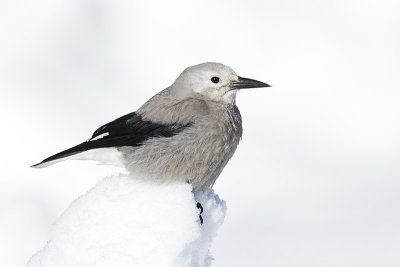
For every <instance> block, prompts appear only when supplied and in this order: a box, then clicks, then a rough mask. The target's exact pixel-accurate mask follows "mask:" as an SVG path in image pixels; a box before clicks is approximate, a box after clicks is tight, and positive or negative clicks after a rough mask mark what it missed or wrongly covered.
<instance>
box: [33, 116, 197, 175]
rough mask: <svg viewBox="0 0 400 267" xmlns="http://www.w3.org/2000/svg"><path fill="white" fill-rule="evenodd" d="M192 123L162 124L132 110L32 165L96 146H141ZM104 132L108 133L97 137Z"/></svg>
mask: <svg viewBox="0 0 400 267" xmlns="http://www.w3.org/2000/svg"><path fill="white" fill-rule="evenodd" d="M190 125H191V124H190V123H189V124H180V123H173V124H161V123H154V122H151V121H144V120H142V117H141V116H140V115H137V114H136V113H135V112H132V113H129V114H127V115H125V116H122V117H120V118H118V119H116V120H114V121H112V122H110V123H107V124H105V125H103V126H101V127H100V128H98V129H97V130H96V131H95V132H94V133H93V135H92V137H91V138H90V139H89V140H87V141H86V142H83V143H81V144H79V145H77V146H74V147H71V148H69V149H67V150H64V151H62V152H60V153H57V154H55V155H53V156H51V157H48V158H46V159H44V160H43V161H42V162H40V163H38V164H36V165H33V166H32V167H35V166H38V165H41V164H43V163H46V162H49V161H53V160H57V159H62V158H65V157H68V156H72V155H74V154H77V153H81V152H84V151H87V150H90V149H95V148H106V147H121V146H140V145H141V144H142V143H143V142H144V141H146V140H147V139H149V138H151V137H171V136H173V135H175V134H177V133H179V132H181V131H182V130H183V129H184V128H186V127H188V126H190ZM102 134H107V135H105V136H103V137H101V138H99V139H96V137H99V136H100V135H102Z"/></svg>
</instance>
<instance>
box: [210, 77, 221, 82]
mask: <svg viewBox="0 0 400 267" xmlns="http://www.w3.org/2000/svg"><path fill="white" fill-rule="evenodd" d="M211 81H212V82H213V83H219V77H217V76H214V77H212V78H211Z"/></svg>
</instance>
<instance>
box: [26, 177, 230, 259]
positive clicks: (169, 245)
mask: <svg viewBox="0 0 400 267" xmlns="http://www.w3.org/2000/svg"><path fill="white" fill-rule="evenodd" d="M197 201H198V202H200V203H201V204H202V206H203V208H204V211H203V213H202V217H203V220H204V223H203V225H200V220H199V209H197V208H196V202H197ZM225 213H226V206H225V201H223V200H220V198H219V197H218V195H216V194H214V192H213V190H212V189H209V190H206V191H204V192H196V193H194V194H193V193H192V188H191V186H190V185H188V184H181V183H180V184H168V185H167V184H164V185H154V184H148V183H144V182H141V181H137V180H135V179H133V178H132V177H130V176H129V175H119V176H113V177H108V178H104V179H103V181H101V182H100V183H98V184H97V185H96V186H95V187H94V188H93V189H91V190H90V191H89V192H87V193H86V194H85V195H83V196H81V197H79V198H78V199H76V200H75V201H74V202H73V203H72V204H71V205H70V207H69V208H68V209H67V210H66V211H65V212H64V213H63V214H62V215H61V217H60V218H59V220H58V221H57V222H56V223H55V225H54V227H53V230H52V233H51V237H50V240H49V241H48V243H47V244H46V245H45V247H44V248H43V249H42V250H41V251H39V252H37V253H36V254H35V255H33V256H32V258H31V259H30V261H29V262H28V267H44V266H45V267H51V266H57V267H63V266H68V267H70V266H75V267H79V266H85V267H87V266H96V267H101V266H107V267H109V266H113V267H122V266H124V267H125V266H163V267H165V266H173V267H180V266H182V267H183V266H194V267H200V266H201V267H203V266H210V265H211V261H212V257H211V256H210V252H209V249H210V246H211V243H212V240H213V238H214V237H215V236H216V233H217V230H218V229H219V227H220V226H221V225H222V223H223V220H224V218H225Z"/></svg>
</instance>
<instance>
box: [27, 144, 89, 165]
mask: <svg viewBox="0 0 400 267" xmlns="http://www.w3.org/2000/svg"><path fill="white" fill-rule="evenodd" d="M85 144H87V142H84V143H82V144H79V145H77V146H74V147H71V148H69V149H66V150H64V151H61V152H59V153H57V154H55V155H53V156H50V157H48V158H46V159H44V160H42V161H41V162H39V163H37V164H34V165H32V166H31V167H32V168H44V167H47V166H50V165H53V164H56V163H58V162H60V161H63V160H66V159H67V158H69V157H71V156H73V155H76V154H78V153H81V152H84V151H86V150H87V147H86V145H85Z"/></svg>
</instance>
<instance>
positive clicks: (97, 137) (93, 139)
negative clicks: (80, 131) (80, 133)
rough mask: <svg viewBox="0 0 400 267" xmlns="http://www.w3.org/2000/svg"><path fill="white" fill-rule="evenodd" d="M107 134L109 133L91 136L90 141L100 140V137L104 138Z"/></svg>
mask: <svg viewBox="0 0 400 267" xmlns="http://www.w3.org/2000/svg"><path fill="white" fill-rule="evenodd" d="M107 135H109V133H102V134H101V135H98V136H96V137H94V138H91V139H89V140H88V141H95V140H98V139H100V138H103V137H104V136H107Z"/></svg>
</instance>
